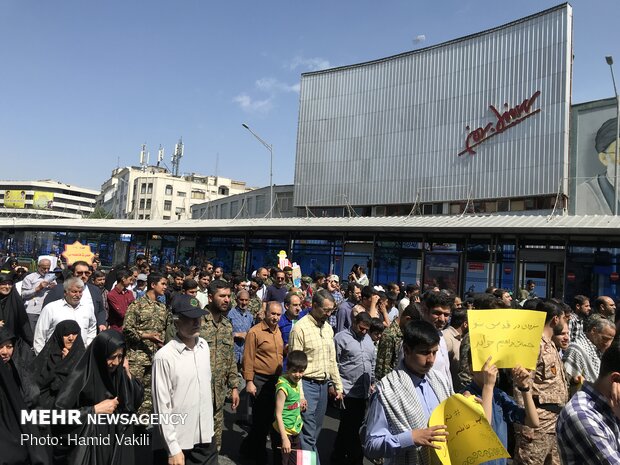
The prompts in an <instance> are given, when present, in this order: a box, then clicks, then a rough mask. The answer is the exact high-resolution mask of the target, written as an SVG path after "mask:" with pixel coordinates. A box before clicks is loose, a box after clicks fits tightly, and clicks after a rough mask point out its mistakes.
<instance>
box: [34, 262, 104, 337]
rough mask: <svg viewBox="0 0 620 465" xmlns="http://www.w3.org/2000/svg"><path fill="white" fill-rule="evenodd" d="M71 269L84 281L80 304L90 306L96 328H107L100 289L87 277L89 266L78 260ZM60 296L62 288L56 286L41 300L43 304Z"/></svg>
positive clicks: (88, 275)
mask: <svg viewBox="0 0 620 465" xmlns="http://www.w3.org/2000/svg"><path fill="white" fill-rule="evenodd" d="M71 269H72V271H73V277H74V278H80V279H81V280H82V282H83V283H84V293H83V295H82V302H81V305H84V306H86V307H87V308H88V307H90V308H92V310H93V313H94V314H95V318H96V319H97V329H98V330H99V331H103V330H105V329H106V328H107V315H106V311H105V307H104V306H103V298H102V297H101V291H100V290H99V288H98V287H97V286H95V285H94V284H92V283H90V282H88V279H89V278H90V275H91V274H92V272H91V271H90V266H89V265H88V263H86V262H83V261H79V262H75V263H73V265H72V266H71ZM62 298H63V288H62V286H57V287H55V288H54V289H52V290H51V291H50V292H49V293H48V294H47V296H46V297H45V300H44V301H43V306H45V305H47V304H49V303H51V302H54V301H56V300H59V299H62Z"/></svg>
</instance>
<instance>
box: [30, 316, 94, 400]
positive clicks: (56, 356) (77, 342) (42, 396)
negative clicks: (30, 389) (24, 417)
mask: <svg viewBox="0 0 620 465" xmlns="http://www.w3.org/2000/svg"><path fill="white" fill-rule="evenodd" d="M84 350H85V349H84V342H83V341H82V335H81V329H80V325H78V323H77V321H74V320H65V321H61V322H60V323H58V325H56V328H55V329H54V333H53V334H52V336H51V337H50V338H49V339H48V341H47V342H46V343H45V346H44V347H43V349H42V350H41V352H40V353H39V355H37V358H36V359H35V360H34V364H33V368H34V379H35V382H36V383H37V386H38V387H39V400H38V402H37V406H38V408H41V409H53V408H54V404H55V402H56V396H58V392H59V391H60V389H61V388H62V387H63V386H64V384H65V382H66V380H67V377H68V376H69V374H70V373H71V372H72V371H73V370H74V369H75V368H76V366H77V364H78V361H79V360H80V358H81V357H82V355H84Z"/></svg>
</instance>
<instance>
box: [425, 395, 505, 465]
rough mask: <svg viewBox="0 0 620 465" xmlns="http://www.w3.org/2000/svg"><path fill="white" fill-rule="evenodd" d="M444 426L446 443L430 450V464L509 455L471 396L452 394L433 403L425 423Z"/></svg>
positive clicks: (471, 463) (473, 463) (446, 464)
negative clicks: (434, 404) (439, 402)
mask: <svg viewBox="0 0 620 465" xmlns="http://www.w3.org/2000/svg"><path fill="white" fill-rule="evenodd" d="M436 425H446V426H447V427H448V436H447V441H446V442H436V443H435V444H437V445H438V446H440V447H441V449H431V451H432V452H431V462H432V463H433V464H434V465H439V464H441V465H452V464H454V465H461V464H463V463H466V464H468V465H478V464H480V463H483V462H487V461H489V460H495V459H499V458H510V454H508V451H507V450H506V449H505V448H504V445H503V444H502V442H501V441H500V439H499V438H498V437H497V434H495V431H493V428H491V425H490V424H489V422H488V421H487V419H486V417H485V416H484V410H483V409H482V405H480V404H478V402H477V401H476V399H475V398H474V397H473V396H470V397H465V396H463V395H461V394H454V395H453V396H450V397H448V398H447V399H446V400H444V401H443V402H442V403H441V404H439V405H438V406H437V408H436V409H435V410H433V413H432V414H431V417H430V419H429V421H428V426H436Z"/></svg>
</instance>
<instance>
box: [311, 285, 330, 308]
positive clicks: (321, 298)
mask: <svg viewBox="0 0 620 465" xmlns="http://www.w3.org/2000/svg"><path fill="white" fill-rule="evenodd" d="M326 300H329V301H330V302H332V303H333V304H335V303H336V300H335V299H334V296H333V295H331V293H330V292H329V291H328V290H326V289H319V290H317V291H316V292H315V293H314V295H313V296H312V305H319V306H321V307H322V306H323V302H325V301H326Z"/></svg>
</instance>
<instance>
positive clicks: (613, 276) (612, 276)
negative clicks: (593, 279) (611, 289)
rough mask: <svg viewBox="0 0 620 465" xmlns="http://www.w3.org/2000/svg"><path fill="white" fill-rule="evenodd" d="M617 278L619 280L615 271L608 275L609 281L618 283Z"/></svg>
mask: <svg viewBox="0 0 620 465" xmlns="http://www.w3.org/2000/svg"><path fill="white" fill-rule="evenodd" d="M618 278H620V276H619V275H618V273H616V272H615V271H614V272H613V273H611V274H610V275H609V279H611V280H612V281H618Z"/></svg>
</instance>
